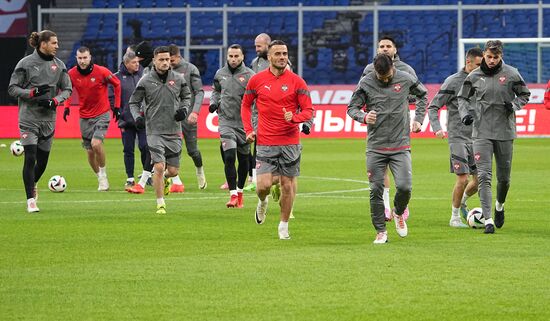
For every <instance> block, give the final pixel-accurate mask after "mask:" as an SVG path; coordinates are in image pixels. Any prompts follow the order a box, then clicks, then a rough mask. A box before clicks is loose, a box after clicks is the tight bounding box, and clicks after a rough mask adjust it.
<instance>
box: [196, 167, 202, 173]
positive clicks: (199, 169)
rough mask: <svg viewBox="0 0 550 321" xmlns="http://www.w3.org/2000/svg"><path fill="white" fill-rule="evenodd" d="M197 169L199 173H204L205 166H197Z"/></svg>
mask: <svg viewBox="0 0 550 321" xmlns="http://www.w3.org/2000/svg"><path fill="white" fill-rule="evenodd" d="M196 171H197V175H201V174H202V175H204V168H203V167H202V166H201V167H196Z"/></svg>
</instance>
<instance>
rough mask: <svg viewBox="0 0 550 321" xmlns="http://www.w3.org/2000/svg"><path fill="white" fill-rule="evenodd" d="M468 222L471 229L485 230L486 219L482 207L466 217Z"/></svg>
mask: <svg viewBox="0 0 550 321" xmlns="http://www.w3.org/2000/svg"><path fill="white" fill-rule="evenodd" d="M466 221H468V225H469V226H470V227H471V228H483V227H484V226H485V219H484V218H483V213H482V211H481V207H476V208H473V209H471V210H470V211H469V212H468V216H466Z"/></svg>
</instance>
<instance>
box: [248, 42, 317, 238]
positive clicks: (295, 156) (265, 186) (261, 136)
mask: <svg viewBox="0 0 550 321" xmlns="http://www.w3.org/2000/svg"><path fill="white" fill-rule="evenodd" d="M268 60H269V68H268V69H266V70H264V71H262V72H259V73H257V74H256V75H254V76H253V77H252V78H251V79H250V81H249V82H248V85H247V87H246V91H245V94H244V97H243V101H242V106H241V117H242V120H243V126H244V130H245V132H246V137H247V140H248V141H249V142H253V141H254V140H256V142H257V155H256V175H257V186H256V193H257V194H258V198H259V201H258V206H257V208H256V214H255V219H256V223H257V224H262V223H263V222H264V220H265V215H266V214H267V195H268V194H269V191H270V188H271V185H272V183H273V176H279V177H280V182H281V189H282V194H281V199H280V202H279V204H280V206H281V221H280V223H279V230H278V231H279V239H282V240H288V239H290V235H289V232H288V218H289V216H290V211H291V209H292V206H293V203H294V197H295V195H296V183H297V177H298V176H299V175H300V156H301V150H302V146H301V145H300V128H299V124H300V123H302V122H306V121H308V120H310V119H311V118H312V117H313V106H312V103H311V98H310V96H309V89H308V87H307V84H306V82H305V81H304V80H303V79H302V78H301V77H300V76H298V75H297V74H295V73H293V72H291V71H288V70H286V66H287V64H288V48H287V46H286V44H285V43H284V42H283V41H281V40H274V41H272V42H271V43H270V44H269V48H268ZM254 100H255V101H256V108H257V110H258V130H257V132H256V131H254V129H253V127H252V119H251V115H252V112H251V106H252V103H253V102H254Z"/></svg>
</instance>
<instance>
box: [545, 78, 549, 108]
mask: <svg viewBox="0 0 550 321" xmlns="http://www.w3.org/2000/svg"><path fill="white" fill-rule="evenodd" d="M544 107H546V109H550V80H549V81H548V84H546V92H545V93H544Z"/></svg>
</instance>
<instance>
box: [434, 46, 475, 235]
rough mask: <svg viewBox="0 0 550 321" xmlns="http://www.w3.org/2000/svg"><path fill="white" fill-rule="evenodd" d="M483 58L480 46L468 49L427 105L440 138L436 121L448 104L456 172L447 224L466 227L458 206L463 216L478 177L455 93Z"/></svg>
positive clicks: (442, 134)
mask: <svg viewBox="0 0 550 321" xmlns="http://www.w3.org/2000/svg"><path fill="white" fill-rule="evenodd" d="M482 58H483V51H482V50H481V49H480V48H472V49H470V50H468V52H467V53H466V64H465V66H464V68H463V69H462V70H460V71H459V72H457V73H455V74H453V75H451V76H449V77H447V79H445V82H444V83H443V85H441V88H440V89H439V92H438V93H437V95H436V96H435V97H434V98H433V100H432V102H431V103H430V105H429V107H428V115H429V117H430V123H431V124H432V129H433V131H434V132H435V135H436V136H437V137H438V138H441V139H443V138H445V132H444V131H443V129H442V128H441V124H440V123H439V119H438V111H439V109H441V107H443V106H447V132H448V135H449V140H448V143H449V150H450V154H451V158H450V160H451V162H450V164H451V173H454V174H456V182H455V186H454V189H453V198H452V206H451V220H450V221H449V226H451V227H468V225H466V224H464V223H462V220H461V219H460V213H459V210H460V211H461V212H462V216H463V217H464V218H466V216H467V215H468V207H467V206H466V201H467V200H468V198H469V197H470V196H472V195H474V194H475V193H476V192H477V184H478V181H477V174H476V165H475V162H474V153H473V149H472V148H473V147H472V127H471V126H466V125H464V124H462V121H461V119H460V115H459V114H458V99H457V94H458V91H459V90H460V87H462V83H463V82H464V79H466V76H468V74H469V73H471V72H472V70H474V69H476V68H478V67H479V66H480V65H481V59H482ZM468 174H471V175H472V180H471V181H470V182H468Z"/></svg>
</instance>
